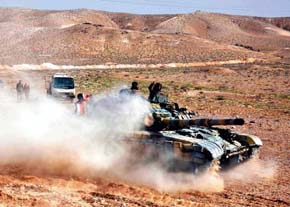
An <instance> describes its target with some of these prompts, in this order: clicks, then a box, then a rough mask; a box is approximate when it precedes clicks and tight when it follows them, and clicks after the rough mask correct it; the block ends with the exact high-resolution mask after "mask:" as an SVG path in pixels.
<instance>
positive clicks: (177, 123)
mask: <svg viewBox="0 0 290 207" xmlns="http://www.w3.org/2000/svg"><path fill="white" fill-rule="evenodd" d="M159 123H161V124H162V125H163V126H166V128H174V129H178V128H183V127H190V126H207V127H210V126H215V125H243V124H244V123H245V121H244V119H241V118H234V119H168V118H164V119H161V120H160V122H159ZM155 124H157V123H155Z"/></svg>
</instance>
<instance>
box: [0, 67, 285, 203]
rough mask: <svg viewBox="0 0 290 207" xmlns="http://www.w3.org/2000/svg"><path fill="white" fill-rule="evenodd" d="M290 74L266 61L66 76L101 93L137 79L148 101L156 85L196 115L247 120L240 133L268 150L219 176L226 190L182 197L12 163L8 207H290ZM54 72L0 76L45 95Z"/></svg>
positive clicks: (6, 172)
mask: <svg viewBox="0 0 290 207" xmlns="http://www.w3.org/2000/svg"><path fill="white" fill-rule="evenodd" d="M289 68H290V64H287V63H283V64H282V63H280V64H279V63H273V64H270V63H268V64H267V63H263V64H242V65H227V66H217V67H215V66H211V67H192V68H176V69H148V70H146V69H145V70H144V69H141V70H140V69H130V70H129V69H128V70H125V69H124V70H66V71H65V72H66V73H68V74H70V75H72V76H73V77H75V79H76V83H77V89H78V91H79V92H84V93H92V94H98V93H102V92H103V91H110V90H113V88H116V87H119V86H120V85H123V84H127V85H129V84H130V82H131V81H133V80H136V81H138V82H139V84H140V91H141V93H142V94H144V96H147V87H148V85H149V84H150V83H151V82H152V81H159V82H161V83H163V85H164V93H166V94H168V95H169V98H170V100H172V101H175V102H178V103H180V104H182V105H183V106H187V107H188V108H190V109H192V110H195V111H197V112H198V113H199V116H202V117H237V116H238V117H243V118H245V120H246V124H245V125H244V126H240V127H235V130H239V131H242V132H245V133H250V134H254V135H257V136H259V137H261V139H262V141H263V144H264V145H263V146H262V148H261V153H260V158H259V159H260V161H258V163H249V164H248V163H246V164H244V165H246V166H247V165H249V166H248V167H247V168H241V169H239V168H237V169H234V170H233V171H234V172H238V173H237V174H238V176H234V175H231V173H230V174H227V173H225V172H223V171H221V172H218V176H220V177H221V178H222V179H223V180H224V187H223V188H222V189H218V190H211V187H210V186H212V185H213V186H215V185H216V184H215V183H209V184H208V185H209V188H208V189H207V188H206V189H203V188H201V189H194V190H185V191H181V192H179V191H178V190H177V191H173V192H166V191H165V192H162V191H160V190H158V189H156V188H154V187H150V186H149V187H148V186H142V184H141V185H140V184H138V183H137V184H136V183H130V182H129V183H128V182H127V181H125V180H116V179H112V178H106V177H104V176H100V177H98V176H96V177H93V178H91V177H86V176H84V177H82V176H81V175H77V176H74V175H70V174H66V173H64V174H62V173H61V172H62V171H59V168H57V169H56V171H55V172H52V173H50V174H46V173H43V172H42V173H40V174H38V173H35V172H34V171H33V170H31V169H22V167H21V165H20V166H9V165H8V166H3V167H2V170H1V172H2V173H1V177H0V181H1V182H0V183H1V184H0V186H1V203H2V204H3V205H4V206H6V205H8V206H60V205H62V206H289V204H290V200H289V184H290V183H289V176H290V175H289V147H290V146H289V144H290V143H289V125H290V119H289V113H290V101H289V88H290V82H289ZM55 72H56V71H51V70H36V71H17V72H14V73H13V74H12V73H10V74H9V73H8V72H6V73H5V71H4V70H2V71H1V74H3V73H4V74H7V76H6V79H5V81H6V82H7V83H9V84H11V85H10V86H11V88H13V86H14V84H15V82H16V81H17V80H18V78H20V77H30V78H29V80H30V82H31V84H32V88H33V87H35V88H34V89H37V90H42V91H43V93H45V88H44V79H45V78H44V77H49V76H50V75H51V74H53V73H55ZM58 72H64V71H58ZM8 74H9V75H8ZM31 77H33V78H31ZM10 86H9V87H10ZM63 167H65V166H63ZM241 174H242V175H241ZM239 176H240V177H239ZM197 179H199V178H197ZM201 182H202V181H201ZM176 188H178V186H176ZM212 191H213V192H212Z"/></svg>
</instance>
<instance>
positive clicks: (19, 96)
mask: <svg viewBox="0 0 290 207" xmlns="http://www.w3.org/2000/svg"><path fill="white" fill-rule="evenodd" d="M23 90H24V86H23V84H22V81H21V80H19V81H18V83H17V84H16V92H17V100H18V101H21V100H22V98H23Z"/></svg>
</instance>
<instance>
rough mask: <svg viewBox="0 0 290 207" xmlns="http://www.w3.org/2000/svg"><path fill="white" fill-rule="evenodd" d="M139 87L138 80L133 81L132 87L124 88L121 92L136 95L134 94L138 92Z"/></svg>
mask: <svg viewBox="0 0 290 207" xmlns="http://www.w3.org/2000/svg"><path fill="white" fill-rule="evenodd" d="M138 90H139V88H138V82H136V81H133V82H132V84H131V88H130V89H129V88H123V89H121V90H120V92H119V93H120V94H122V95H124V94H125V95H134V94H137V92H138Z"/></svg>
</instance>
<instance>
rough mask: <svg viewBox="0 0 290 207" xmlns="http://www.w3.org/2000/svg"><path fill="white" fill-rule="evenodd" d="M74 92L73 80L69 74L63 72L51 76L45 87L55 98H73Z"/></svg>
mask: <svg viewBox="0 0 290 207" xmlns="http://www.w3.org/2000/svg"><path fill="white" fill-rule="evenodd" d="M75 93H76V91H75V82H74V79H73V78H72V77H71V76H68V75H66V74H64V73H56V74H54V75H53V76H52V78H51V81H50V82H49V86H48V88H47V94H49V95H52V96H53V97H56V98H64V99H71V100H73V99H74V98H75Z"/></svg>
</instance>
